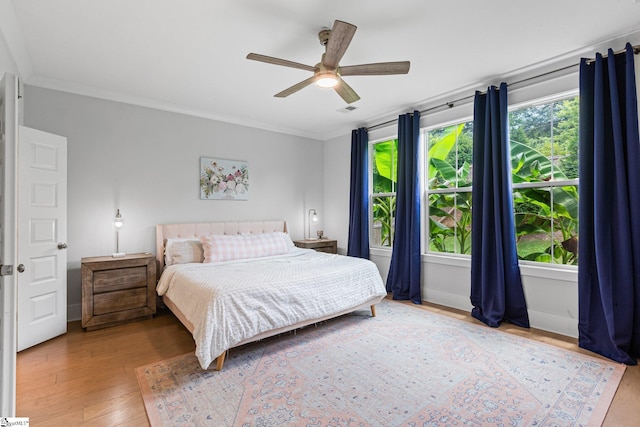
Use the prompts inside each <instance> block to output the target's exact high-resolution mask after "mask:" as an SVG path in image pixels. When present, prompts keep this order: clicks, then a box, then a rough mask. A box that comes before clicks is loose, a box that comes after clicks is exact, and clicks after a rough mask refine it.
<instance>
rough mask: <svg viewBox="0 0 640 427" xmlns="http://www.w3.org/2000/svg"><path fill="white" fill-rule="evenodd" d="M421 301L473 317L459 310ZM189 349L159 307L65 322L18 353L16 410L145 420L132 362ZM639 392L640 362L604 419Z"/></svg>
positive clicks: (74, 421) (618, 417)
mask: <svg viewBox="0 0 640 427" xmlns="http://www.w3.org/2000/svg"><path fill="white" fill-rule="evenodd" d="M421 307H422V308H423V309H425V310H430V311H434V312H438V313H440V314H444V315H447V316H452V317H455V318H458V319H460V320H463V321H467V322H474V323H478V322H477V321H476V320H475V319H473V318H471V316H469V314H468V313H466V312H463V311H459V310H455V309H449V308H445V307H440V306H436V305H433V304H425V305H423V306H421ZM500 329H501V330H503V331H505V332H509V333H514V334H517V335H519V336H524V337H527V338H531V339H535V340H539V341H542V342H546V343H548V344H552V345H557V346H560V347H563V348H566V349H570V350H574V351H577V352H579V353H583V354H589V355H592V356H595V355H594V354H593V353H590V352H587V351H584V350H582V349H580V348H578V346H577V344H576V340H575V339H572V338H567V337H564V336H561V335H557V334H553V333H549V332H544V331H538V330H524V329H521V328H518V327H515V326H512V325H503V326H501V327H500ZM194 349H195V345H194V343H193V339H192V338H191V335H190V333H189V332H188V331H187V330H186V329H185V328H184V327H183V326H182V325H181V324H180V323H179V321H178V320H177V319H176V318H175V317H174V316H173V315H172V314H171V313H170V312H168V311H166V310H162V309H160V310H158V314H157V315H156V316H155V318H154V319H152V320H144V321H139V322H135V323H129V324H126V325H121V326H115V327H112V328H107V329H102V330H98V331H93V332H83V331H82V328H81V327H80V322H79V321H78V322H71V323H69V330H68V332H67V334H65V335H63V336H60V337H58V338H54V339H52V340H50V341H47V342H45V343H42V344H40V345H37V346H35V347H32V348H30V349H27V350H24V351H22V352H20V353H19V354H18V361H17V366H18V369H17V391H18V396H17V416H19V417H29V419H30V425H31V426H32V427H33V426H36V427H37V426H60V425H65V426H89V425H90V426H109V427H112V426H136V427H139V426H148V425H149V423H148V420H147V416H146V413H145V410H144V406H143V403H142V397H141V396H140V392H139V390H138V382H137V380H136V376H135V372H134V369H135V368H137V367H139V366H142V365H146V364H149V363H152V362H155V361H158V360H163V359H167V358H170V357H173V356H178V355H181V354H184V353H187V352H192V351H194ZM596 357H597V356H596ZM639 396H640V367H639V366H629V367H627V370H626V372H625V374H624V377H623V378H622V382H621V384H620V387H619V388H618V391H617V393H616V396H615V398H614V400H613V403H612V405H611V408H610V409H609V413H608V414H607V417H606V419H605V422H604V424H603V425H604V426H607V427H609V426H616V427H618V426H635V425H638V419H640V405H638V403H637V402H638V397H639Z"/></svg>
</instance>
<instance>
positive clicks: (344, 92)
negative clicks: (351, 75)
mask: <svg viewBox="0 0 640 427" xmlns="http://www.w3.org/2000/svg"><path fill="white" fill-rule="evenodd" d="M333 89H334V90H335V91H336V92H338V95H340V96H341V97H342V99H344V102H346V103H347V104H351V103H352V102H356V101H357V100H358V99H360V97H359V96H358V94H357V93H356V91H355V90H353V89H352V88H351V86H349V85H348V84H347V82H345V81H344V80H343V79H340V83H338V85H337V86H336V87H334V88H333Z"/></svg>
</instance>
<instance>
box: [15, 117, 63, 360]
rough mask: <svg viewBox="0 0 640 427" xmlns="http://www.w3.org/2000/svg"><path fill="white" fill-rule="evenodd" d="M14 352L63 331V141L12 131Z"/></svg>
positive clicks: (33, 132) (36, 132) (35, 132)
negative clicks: (15, 174)
mask: <svg viewBox="0 0 640 427" xmlns="http://www.w3.org/2000/svg"><path fill="white" fill-rule="evenodd" d="M18 140H19V142H18V196H17V198H18V213H19V214H18V266H17V267H16V269H17V271H18V351H21V350H24V349H25V348H28V347H31V346H34V345H36V344H39V343H41V342H43V341H46V340H48V339H51V338H53V337H56V336H58V335H61V334H64V333H65V332H66V331H67V251H66V248H67V244H66V239H67V139H66V138H64V137H61V136H58V135H52V134H50V133H46V132H42V131H39V130H35V129H30V128H27V127H23V126H20V127H19V132H18Z"/></svg>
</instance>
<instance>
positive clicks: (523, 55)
mask: <svg viewBox="0 0 640 427" xmlns="http://www.w3.org/2000/svg"><path fill="white" fill-rule="evenodd" d="M0 2H1V3H0V12H1V13H3V15H4V17H3V18H0V30H1V31H2V33H3V35H4V38H5V40H6V41H7V44H8V46H9V49H10V51H11V53H12V56H13V57H14V60H15V62H16V65H17V68H18V70H19V72H20V74H21V76H22V78H23V80H24V81H25V82H26V83H27V84H30V85H35V86H41V87H47V88H52V89H59V90H64V91H69V92H74V93H80V94H86V95H91V96H98V97H103V98H107V99H113V100H118V101H124V102H130V103H134V104H140V105H146V106H151V107H155V108H161V109H166V110H171V111H177V112H183V113H186V114H192V115H196V116H202V117H208V118H213V119H218V120H224V121H228V122H231V123H238V124H243V125H248V126H254V127H258V128H264V129H270V130H276V131H280V132H284V133H289V134H293V135H299V136H305V137H309V138H314V139H318V140H326V139H330V138H333V137H336V136H340V135H344V134H347V133H349V132H350V130H351V129H353V128H356V127H358V126H363V125H364V126H368V125H373V124H375V123H378V122H379V121H381V120H386V119H389V118H393V117H397V114H399V113H403V112H406V111H410V109H412V108H419V107H420V106H422V105H425V104H426V103H427V102H429V101H430V100H433V99H435V98H438V97H441V96H443V95H444V94H447V93H452V91H455V90H457V89H459V88H475V89H483V88H484V87H486V86H482V85H485V84H486V82H490V81H492V79H495V78H496V77H498V76H505V75H509V74H510V73H511V74H513V73H516V72H518V71H519V70H524V69H531V68H533V67H535V66H536V65H540V64H545V63H549V62H553V61H554V60H556V59H558V58H563V57H564V58H566V57H567V56H568V55H571V54H572V55H574V56H575V54H576V52H577V53H585V52H589V53H590V52H592V51H589V50H588V49H589V48H593V47H594V46H600V45H602V43H603V42H616V43H618V45H617V46H611V47H613V48H616V49H619V48H622V47H623V46H624V43H623V42H622V41H621V40H624V38H625V37H631V38H634V37H635V38H637V36H638V34H639V33H640V4H639V3H640V0H562V1H559V0H537V1H524V0H520V1H518V0H485V1H479V0H446V1H427V0H395V1H393V2H392V1H382V0H322V1H316V0H306V1H301V0H271V1H265V0H181V1H178V0H133V1H132V0H53V1H46V0H0ZM336 19H340V20H343V21H346V22H349V23H352V24H354V25H356V26H357V27H358V30H357V32H356V34H355V36H354V38H353V40H352V42H351V45H350V47H349V49H348V50H347V52H346V54H345V55H344V57H343V59H342V61H341V65H343V66H345V65H354V64H361V63H371V62H384V61H402V60H409V61H411V69H410V71H409V74H407V75H399V76H352V77H345V80H346V81H347V82H348V83H349V85H351V87H353V88H354V89H355V91H356V92H357V93H358V94H359V95H360V97H361V99H360V100H359V101H357V102H355V103H353V104H352V105H353V106H354V107H356V110H354V111H351V112H348V113H347V112H344V107H346V106H347V104H345V103H344V101H342V99H341V98H340V97H339V96H338V95H337V94H336V93H334V92H333V91H332V90H331V89H320V88H317V87H315V86H309V87H307V88H305V89H303V90H301V91H300V92H298V93H295V94H293V95H291V96H289V97H288V98H274V97H273V95H274V94H275V93H277V92H280V91H281V90H283V89H285V88H287V87H289V86H291V85H293V84H295V83H297V82H299V81H301V80H304V79H306V78H307V77H310V73H309V72H307V71H303V70H298V69H293V68H285V67H280V66H275V65H271V64H265V63H260V62H255V61H249V60H247V59H245V57H246V55H247V54H248V53H249V52H255V53H260V54H263V55H268V56H274V57H278V58H283V59H288V60H291V61H295V62H300V63H304V64H308V65H312V66H313V65H315V64H316V63H317V62H319V61H320V57H321V55H322V53H323V51H324V48H323V47H322V46H321V45H320V43H319V42H318V32H319V31H320V30H321V29H322V28H323V27H331V26H332V25H333V22H334V20H336ZM630 41H632V42H634V40H630ZM469 93H472V91H471V89H470V92H469Z"/></svg>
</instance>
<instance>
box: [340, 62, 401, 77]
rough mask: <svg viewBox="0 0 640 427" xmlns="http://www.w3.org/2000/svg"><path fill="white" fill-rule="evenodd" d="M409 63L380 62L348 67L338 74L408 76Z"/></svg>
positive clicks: (341, 68) (342, 68)
mask: <svg viewBox="0 0 640 427" xmlns="http://www.w3.org/2000/svg"><path fill="white" fill-rule="evenodd" d="M410 65H411V63H410V62H409V61H399V62H378V63H376V64H361V65H348V66H346V67H340V69H339V70H338V72H339V73H340V75H341V76H378V75H387V74H407V73H408V72H409V66H410Z"/></svg>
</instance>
